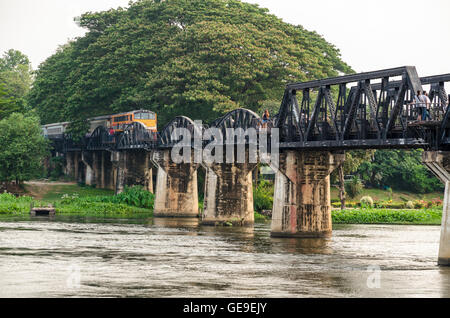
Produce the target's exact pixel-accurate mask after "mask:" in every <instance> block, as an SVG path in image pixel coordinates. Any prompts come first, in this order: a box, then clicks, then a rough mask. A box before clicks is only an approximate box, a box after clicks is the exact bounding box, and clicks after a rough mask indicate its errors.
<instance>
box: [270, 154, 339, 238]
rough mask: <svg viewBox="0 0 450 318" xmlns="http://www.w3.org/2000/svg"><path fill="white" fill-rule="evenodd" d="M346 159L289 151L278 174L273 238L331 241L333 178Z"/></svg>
mask: <svg viewBox="0 0 450 318" xmlns="http://www.w3.org/2000/svg"><path fill="white" fill-rule="evenodd" d="M344 159H345V155H343V154H333V153H331V152H327V151H320V152H319V151H317V152H301V151H298V150H297V151H286V152H283V153H281V154H280V166H279V167H278V169H277V170H276V176H275V193H274V202H273V211H272V230H271V235H272V236H274V237H311V238H319V237H328V236H331V233H332V223H331V200H330V174H331V172H333V170H334V169H335V168H337V167H338V166H339V165H340V164H341V163H342V162H343V161H344Z"/></svg>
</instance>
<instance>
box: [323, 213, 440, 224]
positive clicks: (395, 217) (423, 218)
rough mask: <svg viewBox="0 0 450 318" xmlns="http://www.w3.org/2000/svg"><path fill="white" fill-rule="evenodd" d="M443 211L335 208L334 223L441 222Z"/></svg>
mask: <svg viewBox="0 0 450 318" xmlns="http://www.w3.org/2000/svg"><path fill="white" fill-rule="evenodd" d="M441 216H442V211H440V210H438V209H435V210H425V211H411V210H384V209H383V210H381V209H364V210H357V209H355V210H344V211H340V210H334V211H333V212H332V218H333V223H336V224H337V223H341V224H411V223H412V224H414V223H415V224H440V218H441Z"/></svg>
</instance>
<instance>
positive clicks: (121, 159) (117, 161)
mask: <svg viewBox="0 0 450 318" xmlns="http://www.w3.org/2000/svg"><path fill="white" fill-rule="evenodd" d="M111 162H112V165H113V169H114V185H115V191H116V194H119V193H122V192H123V189H124V188H125V175H126V173H127V153H126V152H125V151H114V152H112V153H111Z"/></svg>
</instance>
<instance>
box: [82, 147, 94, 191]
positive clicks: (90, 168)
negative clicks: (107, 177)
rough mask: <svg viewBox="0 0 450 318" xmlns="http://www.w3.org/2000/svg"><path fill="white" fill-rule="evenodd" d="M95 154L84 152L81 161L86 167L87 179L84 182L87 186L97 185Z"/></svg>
mask: <svg viewBox="0 0 450 318" xmlns="http://www.w3.org/2000/svg"><path fill="white" fill-rule="evenodd" d="M95 156H96V153H95V152H82V153H81V161H83V163H84V165H85V166H86V174H85V179H86V180H82V181H84V182H85V184H86V185H90V186H92V185H96V173H95V158H96V157H95Z"/></svg>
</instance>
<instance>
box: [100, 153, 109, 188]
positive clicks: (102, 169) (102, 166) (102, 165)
mask: <svg viewBox="0 0 450 318" xmlns="http://www.w3.org/2000/svg"><path fill="white" fill-rule="evenodd" d="M106 154H107V153H106V152H105V151H102V152H101V159H100V175H101V177H100V178H99V179H100V184H101V188H107V185H106V182H105V177H106V173H105V156H106Z"/></svg>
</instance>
